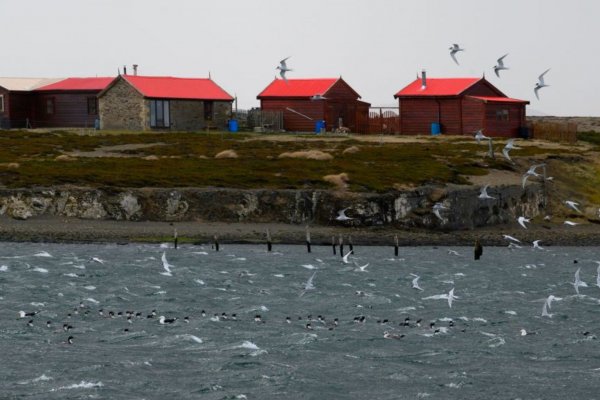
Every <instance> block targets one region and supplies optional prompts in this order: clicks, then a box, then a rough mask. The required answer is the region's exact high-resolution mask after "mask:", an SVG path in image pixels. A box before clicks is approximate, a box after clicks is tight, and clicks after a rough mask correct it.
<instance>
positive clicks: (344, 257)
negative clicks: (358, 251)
mask: <svg viewBox="0 0 600 400" xmlns="http://www.w3.org/2000/svg"><path fill="white" fill-rule="evenodd" d="M352 253H354V251H352V250H350V251H349V252H348V253H346V255H345V256H343V257H342V262H343V263H344V264H350V261H348V257H350V254H352Z"/></svg>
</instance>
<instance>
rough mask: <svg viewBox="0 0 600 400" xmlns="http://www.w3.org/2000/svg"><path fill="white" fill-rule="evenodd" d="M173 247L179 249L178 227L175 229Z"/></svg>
mask: <svg viewBox="0 0 600 400" xmlns="http://www.w3.org/2000/svg"><path fill="white" fill-rule="evenodd" d="M173 247H175V249H177V228H175V229H174V230H173Z"/></svg>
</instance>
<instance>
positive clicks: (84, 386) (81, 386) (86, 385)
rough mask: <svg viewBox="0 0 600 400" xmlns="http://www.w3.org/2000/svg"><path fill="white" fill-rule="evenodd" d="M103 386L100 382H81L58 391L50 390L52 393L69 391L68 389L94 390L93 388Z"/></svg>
mask: <svg viewBox="0 0 600 400" xmlns="http://www.w3.org/2000/svg"><path fill="white" fill-rule="evenodd" d="M102 386H104V384H103V383H102V382H86V381H81V382H79V383H74V384H72V385H69V386H61V387H59V388H58V389H52V391H57V390H69V389H94V388H99V387H102Z"/></svg>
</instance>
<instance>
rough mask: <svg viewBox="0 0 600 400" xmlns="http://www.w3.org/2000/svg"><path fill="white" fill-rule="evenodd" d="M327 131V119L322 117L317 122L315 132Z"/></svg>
mask: <svg viewBox="0 0 600 400" xmlns="http://www.w3.org/2000/svg"><path fill="white" fill-rule="evenodd" d="M322 131H325V121H324V120H322V119H320V120H318V121H317V122H316V123H315V133H317V134H319V133H321V132H322Z"/></svg>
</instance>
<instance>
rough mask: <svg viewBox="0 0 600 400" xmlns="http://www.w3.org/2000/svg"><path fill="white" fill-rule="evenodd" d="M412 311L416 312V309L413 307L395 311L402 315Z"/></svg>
mask: <svg viewBox="0 0 600 400" xmlns="http://www.w3.org/2000/svg"><path fill="white" fill-rule="evenodd" d="M413 310H416V308H415V307H402V308H398V309H397V310H396V311H398V312H401V313H404V312H407V311H413Z"/></svg>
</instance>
